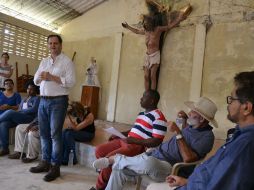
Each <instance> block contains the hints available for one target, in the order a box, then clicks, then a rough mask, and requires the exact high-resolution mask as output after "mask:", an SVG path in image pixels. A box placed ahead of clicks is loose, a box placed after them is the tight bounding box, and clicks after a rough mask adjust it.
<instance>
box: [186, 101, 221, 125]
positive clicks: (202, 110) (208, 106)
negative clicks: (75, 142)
mask: <svg viewBox="0 0 254 190" xmlns="http://www.w3.org/2000/svg"><path fill="white" fill-rule="evenodd" d="M184 104H185V105H186V106H187V107H189V108H190V109H191V110H193V111H195V112H197V113H199V114H200V115H201V116H202V117H204V118H205V119H206V120H208V121H209V122H211V123H212V125H213V126H214V127H216V128H218V123H217V121H216V120H215V119H214V116H215V113H216V111H217V106H216V105H215V103H214V102H213V101H212V100H210V99H208V98H206V97H200V98H199V100H198V101H197V102H192V101H187V102H184Z"/></svg>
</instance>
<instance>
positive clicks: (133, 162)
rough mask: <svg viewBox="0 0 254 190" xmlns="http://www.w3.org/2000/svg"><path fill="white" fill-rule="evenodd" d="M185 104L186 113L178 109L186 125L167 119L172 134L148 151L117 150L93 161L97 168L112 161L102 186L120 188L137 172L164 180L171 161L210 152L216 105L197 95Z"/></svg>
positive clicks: (112, 189) (197, 157)
mask: <svg viewBox="0 0 254 190" xmlns="http://www.w3.org/2000/svg"><path fill="white" fill-rule="evenodd" d="M185 105H186V106H188V107H189V108H190V109H191V111H190V112H189V114H188V117H187V115H186V114H185V113H184V112H180V113H181V115H182V117H183V118H184V119H187V126H186V127H185V128H183V130H180V129H179V128H178V127H177V125H176V124H175V123H174V122H172V121H169V122H168V127H169V129H170V131H171V132H175V133H176V135H174V136H173V137H172V138H171V139H170V140H169V141H166V142H164V143H162V144H161V145H160V146H159V147H158V148H156V149H154V150H153V151H152V152H150V153H143V154H140V155H137V156H134V157H127V156H124V155H120V154H118V155H115V156H111V157H109V158H100V159H98V160H95V161H94V163H93V166H94V167H95V168H97V169H102V168H104V167H108V166H109V165H112V173H111V176H110V179H109V182H108V185H107V187H106V190H119V189H122V188H123V186H124V184H125V182H126V181H127V180H131V179H132V178H135V177H136V176H138V175H148V176H149V177H150V178H152V179H153V180H155V181H157V182H162V181H165V178H166V176H168V175H169V174H170V172H171V169H172V166H173V165H174V164H175V163H177V162H183V161H184V162H193V161H197V160H199V159H202V158H204V157H205V155H206V154H207V153H208V152H210V150H211V149H212V146H213V143H214V134H213V132H212V127H211V126H210V125H209V122H211V124H212V125H213V126H214V127H217V122H216V121H215V120H214V116H215V113H216V111H217V107H216V105H215V104H214V103H213V102H212V101H211V100H210V99H208V98H206V97H201V98H200V99H199V101H198V102H196V103H194V102H185ZM178 115H179V114H178Z"/></svg>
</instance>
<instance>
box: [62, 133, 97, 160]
mask: <svg viewBox="0 0 254 190" xmlns="http://www.w3.org/2000/svg"><path fill="white" fill-rule="evenodd" d="M62 135H63V160H62V162H63V163H68V161H69V153H70V151H71V150H73V152H74V159H73V162H74V163H75V162H77V157H76V151H75V141H79V142H88V141H91V140H92V139H93V138H94V133H89V132H86V131H74V130H72V129H66V130H64V131H63V133H62Z"/></svg>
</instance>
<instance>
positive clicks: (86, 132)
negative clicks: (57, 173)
mask: <svg viewBox="0 0 254 190" xmlns="http://www.w3.org/2000/svg"><path fill="white" fill-rule="evenodd" d="M65 128H66V129H64V131H63V159H62V165H67V164H68V161H69V153H70V151H71V150H72V151H73V153H74V159H73V164H76V163H77V157H76V154H75V141H79V142H88V141H91V140H92V139H93V138H94V135H95V126H94V116H93V114H92V113H90V112H89V110H88V108H85V107H84V106H83V105H82V104H81V103H79V102H72V103H71V104H70V109H69V110H68V112H67V116H66V120H65Z"/></svg>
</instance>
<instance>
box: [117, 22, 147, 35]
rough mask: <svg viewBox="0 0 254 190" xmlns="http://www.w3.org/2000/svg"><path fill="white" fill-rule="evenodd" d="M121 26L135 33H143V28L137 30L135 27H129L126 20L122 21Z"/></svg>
mask: <svg viewBox="0 0 254 190" xmlns="http://www.w3.org/2000/svg"><path fill="white" fill-rule="evenodd" d="M122 26H123V27H124V28H126V29H128V30H130V31H132V32H134V33H135V34H141V35H145V31H144V30H139V29H137V28H133V27H131V26H130V25H129V24H128V23H127V22H124V23H122Z"/></svg>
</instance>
